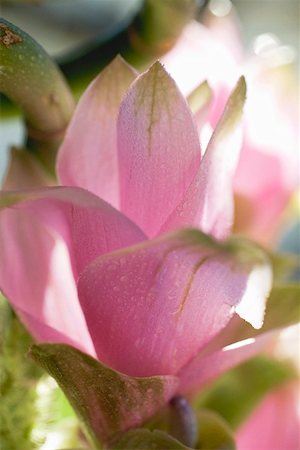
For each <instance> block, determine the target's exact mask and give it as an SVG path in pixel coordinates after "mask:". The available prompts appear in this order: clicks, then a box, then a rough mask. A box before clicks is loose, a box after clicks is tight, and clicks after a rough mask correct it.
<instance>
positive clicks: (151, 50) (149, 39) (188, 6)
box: [125, 0, 195, 64]
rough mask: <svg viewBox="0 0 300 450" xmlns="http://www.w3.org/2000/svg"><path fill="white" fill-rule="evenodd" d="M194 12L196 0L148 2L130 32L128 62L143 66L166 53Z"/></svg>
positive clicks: (148, 0)
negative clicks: (142, 64) (143, 62)
mask: <svg viewBox="0 0 300 450" xmlns="http://www.w3.org/2000/svg"><path fill="white" fill-rule="evenodd" d="M194 13H195V2H194V1H193V0H159V1H157V0H146V1H145V5H144V8H143V9H142V11H141V12H140V14H139V15H138V17H137V19H136V21H135V24H134V26H133V27H130V28H129V30H128V33H129V41H130V45H131V49H130V50H129V52H128V53H127V54H125V59H127V58H128V60H129V62H131V63H133V64H135V63H138V64H140V63H141V62H142V60H144V61H146V60H148V62H149V59H151V58H156V57H158V56H160V55H162V54H163V53H165V52H167V51H168V50H169V49H170V48H171V47H172V46H173V45H174V44H175V42H176V39H177V38H178V36H179V34H180V33H181V31H182V29H183V27H184V26H185V25H186V23H187V22H188V21H189V20H190V19H191V18H192V17H193V15H194Z"/></svg>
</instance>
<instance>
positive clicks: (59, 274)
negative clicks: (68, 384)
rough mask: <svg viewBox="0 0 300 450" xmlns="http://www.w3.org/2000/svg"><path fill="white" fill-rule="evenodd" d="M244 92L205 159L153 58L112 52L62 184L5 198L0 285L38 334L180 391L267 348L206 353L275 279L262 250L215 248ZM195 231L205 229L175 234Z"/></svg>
mask: <svg viewBox="0 0 300 450" xmlns="http://www.w3.org/2000/svg"><path fill="white" fill-rule="evenodd" d="M134 79H135V81H134ZM127 91H128V92H127ZM126 92H127V94H126V95H125V93H126ZM244 100H245V82H244V80H243V79H240V81H239V82H238V84H237V87H236V89H235V90H234V92H233V93H232V95H231V97H230V99H229V101H228V103H227V106H226V107H225V111H224V114H223V115H222V117H221V119H220V121H219V122H218V124H217V125H216V128H215V131H214V133H213V135H212V138H211V140H210V142H209V144H208V146H207V149H206V152H205V154H204V155H203V154H202V152H201V148H200V145H199V139H198V132H197V129H196V125H195V123H194V120H193V117H192V114H191V111H190V109H189V107H188V105H187V103H186V101H185V99H184V97H183V96H182V95H181V93H180V91H179V90H178V88H177V86H176V84H175V83H174V81H173V80H172V79H171V78H170V76H169V75H168V74H167V72H166V71H165V70H164V68H163V67H162V66H161V64H159V63H155V64H154V65H153V66H152V67H151V68H150V69H149V70H148V71H147V72H145V73H143V74H142V75H140V76H139V77H137V75H136V73H135V72H134V71H133V70H132V69H131V68H130V67H129V66H128V65H127V64H125V63H124V62H123V61H122V60H121V59H120V58H117V59H116V60H114V61H113V62H112V64H111V65H110V66H108V67H107V68H106V69H105V70H104V71H103V72H102V73H101V74H100V75H99V76H98V77H97V78H96V79H95V80H94V81H93V83H92V84H91V85H90V86H89V87H88V89H87V90H86V92H85V93H84V95H83V97H82V98H81V100H80V102H79V104H78V107H77V109H76V111H75V114H74V116H73V119H72V121H71V123H70V125H69V128H68V131H67V134H66V137H65V140H64V142H63V144H62V147H61V149H60V152H59V156H58V175H59V178H60V180H61V182H62V183H63V184H64V186H62V187H56V188H46V189H38V190H28V191H26V190H25V191H15V192H7V193H6V192H3V193H2V194H1V206H2V211H1V214H0V228H1V234H0V245H1V257H0V269H1V272H0V286H1V289H2V290H3V292H4V294H5V295H6V296H7V298H8V299H9V300H10V302H11V303H12V305H13V306H14V308H15V310H16V311H17V312H18V314H19V316H20V317H21V318H22V320H23V322H24V323H25V324H26V326H27V327H28V329H29V330H30V331H31V333H32V334H33V336H34V337H35V338H36V339H37V340H38V341H41V342H64V343H68V344H71V345H74V346H76V347H78V348H80V349H81V350H83V351H85V352H87V353H89V354H91V355H94V356H96V357H98V358H99V360H101V361H102V362H104V363H106V364H108V365H109V366H111V367H112V368H114V369H116V370H119V371H121V372H123V373H126V374H129V375H135V376H136V375H138V376H148V375H163V376H165V375H166V376H167V375H176V376H177V377H178V385H177V387H176V389H177V390H179V391H181V392H185V391H188V390H190V389H195V388H197V386H198V385H200V384H202V383H204V382H206V381H207V380H209V379H210V378H212V377H214V376H215V375H216V374H218V373H220V372H222V371H223V370H226V369H228V368H229V367H231V365H233V364H237V363H238V362H239V361H242V360H243V359H245V358H247V357H249V356H251V355H252V354H255V352H257V351H258V349H260V348H262V347H263V345H264V338H261V339H260V338H258V339H257V340H256V342H255V343H254V344H253V343H251V345H245V346H244V347H243V349H242V351H241V349H240V348H237V349H231V348H226V349H225V351H223V350H224V349H223V347H226V346H227V344H230V343H231V342H230V340H229V342H224V343H221V345H219V347H217V348H216V347H214V346H213V345H212V347H211V351H210V352H208V351H207V352H206V354H205V355H204V354H203V351H204V350H205V348H206V347H208V346H209V345H211V343H213V340H214V338H215V337H216V336H217V335H218V333H219V332H220V331H221V330H222V329H224V328H225V327H226V326H227V324H228V323H229V322H230V320H231V318H232V317H233V316H236V315H237V314H238V315H239V316H240V317H241V318H243V319H245V320H247V321H249V322H250V323H251V324H252V325H253V326H254V327H256V328H259V327H261V325H262V321H263V315H264V309H265V300H266V297H267V295H268V292H269V290H270V284H271V269H270V267H269V264H268V261H267V259H266V257H265V255H264V253H263V252H262V251H261V250H260V249H259V248H258V247H256V246H255V245H254V244H250V243H247V242H243V243H242V244H240V247H239V245H238V244H237V243H235V241H234V240H233V241H228V242H227V241H226V242H223V240H224V239H225V238H227V236H228V234H229V232H230V228H231V225H232V222H233V198H232V177H233V174H234V171H235V167H236V164H237V161H238V154H239V147H240V142H241V130H240V127H239V122H240V117H241V112H242V107H243V103H244ZM67 186H69V187H67ZM191 226H192V227H198V228H200V229H201V230H202V231H204V232H205V233H208V234H209V235H211V237H210V236H206V235H204V234H202V233H200V232H199V231H195V230H194V231H192V230H186V231H178V229H179V228H181V227H191ZM162 232H167V234H161V233H162ZM214 238H217V240H216V239H214ZM210 358H211V359H210ZM211 362H213V363H211ZM203 369H204V370H203ZM180 380H181V381H180ZM170 395H171V394H170Z"/></svg>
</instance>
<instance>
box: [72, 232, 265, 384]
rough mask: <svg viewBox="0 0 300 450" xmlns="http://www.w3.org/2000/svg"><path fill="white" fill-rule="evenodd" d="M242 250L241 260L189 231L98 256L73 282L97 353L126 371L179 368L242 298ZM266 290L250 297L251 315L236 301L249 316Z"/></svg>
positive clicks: (244, 272) (244, 274)
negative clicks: (75, 281)
mask: <svg viewBox="0 0 300 450" xmlns="http://www.w3.org/2000/svg"><path fill="white" fill-rule="evenodd" d="M247 255H248V252H246V253H243V257H242V258H243V263H242V264H241V263H240V262H239V256H238V255H234V254H232V253H231V250H229V251H228V250H227V247H226V246H225V247H224V248H223V247H222V246H221V245H220V244H217V243H216V242H214V241H213V240H211V239H210V238H209V237H206V236H204V235H202V234H201V233H199V232H192V231H187V232H181V233H178V234H174V235H173V234H171V235H169V236H166V237H162V238H160V239H157V240H154V241H151V242H148V243H145V244H141V245H138V246H135V247H132V248H130V249H125V250H121V251H118V252H114V253H111V254H108V255H104V256H103V257H100V258H97V259H96V260H95V261H94V262H93V263H91V264H90V265H89V266H88V267H87V268H86V270H85V271H84V272H83V273H82V275H81V277H80V279H79V283H78V290H79V298H80V303H81V305H82V309H83V311H84V314H85V317H86V320H87V324H88V327H89V330H90V333H91V335H92V338H93V342H94V345H95V348H96V352H97V355H98V358H99V359H100V360H101V361H103V362H104V363H106V364H108V365H109V366H111V367H113V368H114V369H116V370H119V371H121V372H124V373H127V374H129V375H135V376H149V375H153V374H176V373H177V372H178V370H179V369H180V368H181V367H183V366H184V365H185V364H187V362H188V361H189V360H191V358H193V357H194V356H195V355H196V354H197V353H198V352H199V351H200V349H202V348H203V347H204V346H205V345H206V344H207V343H208V342H209V341H210V340H211V339H212V338H213V337H214V336H215V335H216V334H217V333H218V332H219V331H220V330H221V329H223V328H224V327H225V326H226V324H227V323H228V322H229V320H230V318H231V317H232V315H233V314H234V310H235V307H237V306H238V305H239V304H242V303H243V300H244V299H247V280H248V276H249V272H250V271H251V270H252V266H253V265H254V261H251V257H250V259H249V258H248V256H247ZM246 260H248V263H247V264H246V265H245V261H246ZM266 285H267V287H268V289H269V280H266ZM266 290H267V289H266ZM265 294H266V292H265V291H264V290H262V292H260V293H259V298H258V299H256V297H254V299H252V300H253V302H252V305H251V307H249V305H248V308H249V310H248V315H249V317H248V316H247V313H246V308H243V307H241V309H242V310H243V309H244V310H243V311H242V312H243V314H244V315H245V316H246V317H247V318H248V319H249V320H252V321H253V323H254V324H257V322H261V320H262V316H263V311H264V305H261V304H260V297H263V298H265ZM256 301H257V303H256ZM247 303H248V302H247V300H246V306H247ZM256 305H258V307H256ZM253 310H254V311H256V317H255V318H254V319H253V316H252V311H253Z"/></svg>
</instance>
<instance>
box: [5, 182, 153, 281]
mask: <svg viewBox="0 0 300 450" xmlns="http://www.w3.org/2000/svg"><path fill="white" fill-rule="evenodd" d="M0 195H1V194H0ZM17 196H19V197H20V198H19V199H18V198H17V199H16V197H17ZM1 199H2V202H4V201H6V202H9V201H10V200H9V199H12V202H13V203H15V207H18V208H22V209H23V208H24V209H25V210H26V209H27V210H28V213H29V214H32V212H34V214H35V216H36V217H37V218H38V220H40V221H42V222H43V223H44V225H46V226H47V227H50V228H53V229H54V230H55V231H56V232H57V233H59V234H60V235H61V236H62V237H63V239H64V240H65V241H66V243H67V245H68V249H69V253H70V256H71V260H72V265H73V269H74V270H75V274H76V273H77V272H80V271H81V270H82V269H83V268H84V267H85V266H86V265H87V264H88V263H89V262H90V261H92V260H93V259H94V258H96V257H97V256H99V255H102V254H104V253H107V252H110V251H113V250H116V249H118V248H122V247H126V246H128V245H132V244H135V243H137V242H140V241H143V240H145V235H144V234H143V233H142V232H141V230H139V229H138V227H137V226H136V225H134V224H133V223H132V222H131V221H130V220H129V219H127V218H126V217H125V216H123V215H122V214H121V213H119V212H118V211H117V210H115V209H114V208H113V207H112V206H110V205H109V204H108V203H106V202H104V201H103V200H101V199H100V198H98V197H96V196H95V195H93V194H91V193H89V192H88V191H85V190H83V189H79V188H65V187H56V188H51V189H41V190H34V191H25V192H24V191H23V192H20V193H17V192H11V193H7V194H2V195H1V197H0V203H1ZM29 248H30V247H29ZM75 276H76V275H75Z"/></svg>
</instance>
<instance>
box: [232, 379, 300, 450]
mask: <svg viewBox="0 0 300 450" xmlns="http://www.w3.org/2000/svg"><path fill="white" fill-rule="evenodd" d="M298 388H299V386H298V383H297V382H296V383H295V382H292V383H289V384H286V385H283V386H282V387H279V388H277V389H275V390H274V391H272V392H271V393H269V394H267V396H266V397H265V398H264V399H263V400H262V402H261V403H260V405H259V406H258V408H256V409H255V410H254V411H253V413H252V414H251V416H250V417H249V418H248V419H247V420H246V422H245V423H244V424H243V425H242V426H241V427H240V429H239V431H238V433H237V448H238V450H252V449H253V448H257V446H258V445H259V449H260V450H270V449H276V450H292V449H293V450H297V449H299V448H300V433H299V430H300V427H299V425H300V420H299V419H300V417H299V393H298Z"/></svg>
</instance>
